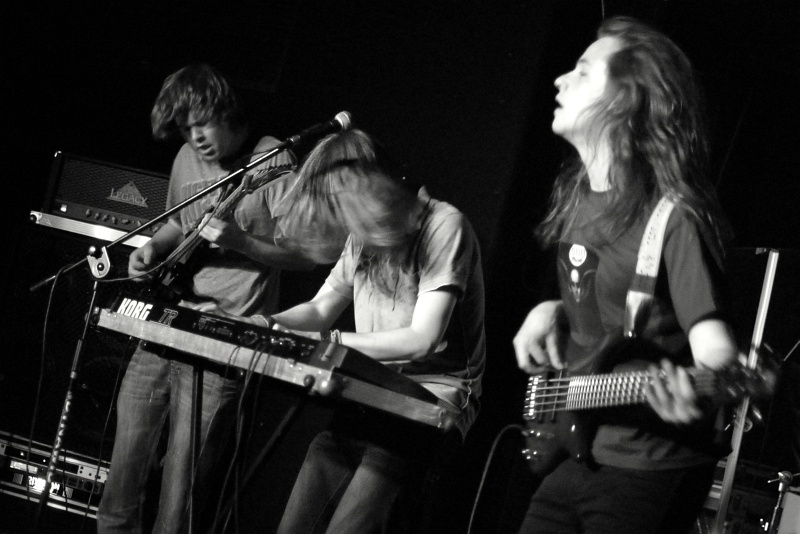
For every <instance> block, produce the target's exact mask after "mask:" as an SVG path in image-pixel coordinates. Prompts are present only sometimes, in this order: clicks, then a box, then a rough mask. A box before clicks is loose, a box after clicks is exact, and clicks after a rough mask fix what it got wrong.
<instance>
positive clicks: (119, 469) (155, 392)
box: [97, 343, 239, 534]
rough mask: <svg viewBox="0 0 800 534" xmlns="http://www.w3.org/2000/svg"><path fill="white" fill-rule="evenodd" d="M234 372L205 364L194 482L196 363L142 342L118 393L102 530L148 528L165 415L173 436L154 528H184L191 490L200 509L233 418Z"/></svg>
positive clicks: (100, 518)
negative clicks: (148, 495) (148, 499)
mask: <svg viewBox="0 0 800 534" xmlns="http://www.w3.org/2000/svg"><path fill="white" fill-rule="evenodd" d="M229 373H230V375H229V376H230V377H228V378H226V377H225V376H223V375H220V374H218V373H216V372H214V371H211V370H205V371H204V372H203V393H202V416H201V425H200V426H201V434H200V444H201V447H200V448H201V452H200V458H199V460H198V465H197V469H196V471H195V472H194V487H192V486H193V482H192V478H193V477H192V474H193V473H192V472H193V469H192V432H191V421H192V399H193V395H192V386H193V380H194V373H193V367H192V366H191V365H188V364H185V363H181V362H179V361H174V360H172V359H167V358H165V357H162V356H160V355H158V354H156V353H154V352H151V351H150V350H148V348H147V347H146V345H145V344H143V343H140V345H139V347H138V348H137V350H136V351H135V352H134V354H133V356H132V358H131V362H130V363H129V364H128V368H127V371H126V373H125V378H124V379H123V382H122V386H121V388H120V392H119V397H118V399H117V430H116V435H115V439H114V449H113V452H112V456H111V467H110V469H109V474H108V479H107V480H106V484H105V487H104V489H103V496H102V498H101V501H100V505H99V507H98V513H97V530H98V533H100V534H107V533H108V534H111V533H119V532H126V533H134V534H139V533H140V532H142V529H143V524H142V523H143V512H144V507H143V504H144V500H145V490H146V487H147V479H148V476H149V474H150V473H151V472H152V469H153V467H154V466H155V465H156V463H157V462H158V458H157V457H156V456H157V449H158V444H159V440H160V436H161V432H162V429H163V427H164V423H165V422H166V421H167V420H169V439H168V443H167V451H166V456H165V458H164V460H163V473H162V482H161V492H160V498H159V503H158V513H157V516H156V520H155V525H154V527H153V532H154V533H158V534H162V533H163V534H167V533H178V532H181V529H183V528H185V526H186V525H185V523H186V520H187V518H188V516H187V511H188V503H189V496H190V494H191V495H194V496H195V497H194V498H193V501H192V504H193V506H194V507H196V509H200V506H201V505H202V496H203V495H205V493H206V491H205V490H206V488H204V483H205V482H206V479H207V475H208V474H209V473H210V472H211V470H212V469H214V467H216V460H217V459H218V458H219V456H220V454H221V453H222V451H223V449H224V447H225V440H226V438H227V436H228V434H229V432H230V430H231V428H232V424H233V422H234V419H235V418H234V410H235V406H236V403H235V402H234V401H235V400H236V398H237V396H238V392H239V381H238V380H237V379H236V378H233V377H234V376H235V375H234V374H233V373H234V371H229Z"/></svg>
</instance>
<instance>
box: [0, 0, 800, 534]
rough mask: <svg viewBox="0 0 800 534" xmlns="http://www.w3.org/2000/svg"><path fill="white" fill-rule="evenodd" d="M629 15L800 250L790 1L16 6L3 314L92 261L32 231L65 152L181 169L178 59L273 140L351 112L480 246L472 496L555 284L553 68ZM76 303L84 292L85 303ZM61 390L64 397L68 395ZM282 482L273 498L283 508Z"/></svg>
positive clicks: (738, 206)
mask: <svg viewBox="0 0 800 534" xmlns="http://www.w3.org/2000/svg"><path fill="white" fill-rule="evenodd" d="M615 14H628V15H634V16H637V17H639V18H641V19H643V20H645V21H647V22H649V23H651V24H653V25H655V26H657V27H659V28H661V29H662V30H664V31H665V32H666V33H667V34H669V35H670V36H671V37H672V38H673V39H674V40H675V41H676V42H677V43H678V44H679V45H680V46H681V47H682V48H683V49H684V50H685V51H686V53H687V55H688V56H689V57H690V59H691V60H692V61H693V63H694V65H695V67H696V68H697V70H698V73H699V75H700V78H701V80H702V82H703V84H704V86H705V88H706V93H707V100H708V110H709V118H710V122H711V126H712V143H713V150H714V152H713V167H712V173H713V175H712V178H713V180H714V182H715V183H716V185H717V188H718V192H719V195H720V198H721V200H722V203H723V207H724V208H725V210H726V212H727V213H728V215H729V216H730V218H731V220H732V222H733V225H734V229H735V231H736V236H737V237H736V245H737V246H738V247H743V248H744V247H747V248H748V249H749V248H752V247H774V248H779V249H781V250H787V249H792V250H794V249H797V248H798V246H799V245H800V240H798V228H800V218H798V215H797V210H796V209H795V204H796V202H797V200H798V198H800V195H799V193H800V186H798V181H799V180H798V178H800V176H798V164H800V150H798V148H800V143H798V141H800V139H798V137H799V136H798V127H797V125H798V124H800V105H798V96H797V95H798V92H797V88H798V85H800V84H798V81H800V69H799V68H798V67H800V45H798V40H797V36H796V31H797V30H796V29H797V27H798V22H800V19H799V18H798V7H797V2H795V1H792V0H783V1H781V0H764V1H756V0H682V1H677V0H646V1H645V0H640V1H615V0H609V1H606V2H596V1H575V0H529V1H511V0H502V1H478V0H465V1H454V0H439V1H436V2H383V1H345V2H326V1H324V0H300V1H294V2H288V1H273V2H263V1H255V0H245V1H241V2H224V3H223V2H210V1H207V0H199V1H198V0H195V1H193V2H187V1H184V0H172V1H170V2H127V3H116V2H114V3H105V4H100V3H96V5H89V4H80V5H71V4H67V3H62V4H58V5H56V6H51V7H49V8H47V9H46V10H41V11H40V10H34V9H32V8H31V9H29V10H23V11H19V12H13V11H12V12H9V14H8V15H9V16H8V20H7V23H6V24H7V26H8V31H7V39H8V41H9V46H8V47H7V49H6V50H5V51H4V56H5V57H6V60H7V61H6V63H7V66H6V69H5V70H6V72H5V74H6V76H4V83H3V85H4V86H5V90H4V94H5V101H6V105H5V106H4V108H5V113H4V115H5V120H4V121H3V124H4V126H5V128H4V129H5V133H6V136H5V137H6V139H5V142H4V144H3V153H4V156H5V158H4V159H5V162H6V164H7V165H6V170H7V172H8V174H7V175H6V177H5V184H6V188H5V202H4V208H3V209H2V210H1V212H2V217H3V220H2V222H3V225H4V228H7V232H6V235H5V237H4V239H3V243H4V248H6V250H7V251H10V254H8V255H7V256H6V258H5V261H4V262H3V267H2V269H3V270H2V272H0V274H2V276H3V285H2V286H1V287H2V291H3V292H2V294H0V295H2V298H3V303H4V311H5V313H8V314H14V315H15V316H25V315H24V314H25V313H31V312H30V311H27V312H25V311H24V310H26V309H28V308H33V309H34V312H33V313H38V314H39V315H38V316H41V314H42V311H41V306H42V305H43V304H42V301H43V297H42V296H41V295H26V293H25V292H24V291H22V292H21V291H20V290H19V289H20V287H23V288H25V287H28V286H29V285H30V283H31V281H37V280H38V279H40V278H41V277H43V276H47V275H49V274H52V273H53V272H55V270H56V269H57V268H58V267H60V266H61V265H63V263H64V262H65V261H69V259H79V258H80V257H81V255H82V254H83V250H84V248H83V247H84V243H83V242H82V241H80V240H77V241H76V240H75V238H72V237H69V236H64V237H63V238H60V237H58V236H55V237H51V236H47V237H46V239H53V240H55V241H56V242H57V243H58V245H57V246H56V248H58V247H59V246H60V247H62V248H64V247H66V248H67V249H70V253H71V254H70V258H69V259H67V260H65V259H64V258H63V257H62V256H61V255H59V254H55V253H54V248H53V246H52V243H51V244H45V245H42V244H41V243H39V242H38V239H37V238H39V237H40V236H39V235H38V233H37V232H35V231H33V230H31V228H30V225H29V223H28V213H29V212H30V210H38V209H41V208H42V203H43V202H44V193H45V190H46V186H47V180H48V175H49V170H50V162H51V159H52V156H53V154H54V152H55V151H57V150H60V151H64V152H68V153H73V154H77V155H80V156H84V157H88V158H93V159H97V160H101V161H108V162H113V163H115V164H120V165H125V166H130V167H133V168H139V169H146V170H151V171H156V172H162V173H167V172H168V171H169V166H170V164H171V161H172V158H173V156H174V154H175V151H176V150H177V148H178V145H177V144H174V143H161V142H156V141H154V140H153V139H152V138H151V135H150V129H149V111H150V107H151V105H152V102H153V99H154V98H155V95H156V94H157V92H158V90H159V88H160V85H161V82H162V81H163V79H164V77H165V76H166V75H168V74H170V73H171V72H173V71H175V70H177V69H178V68H180V67H182V66H184V65H185V64H187V63H189V62H192V61H207V62H210V63H212V64H214V65H216V66H217V67H219V68H220V69H221V70H222V71H223V72H224V73H225V74H226V75H227V77H228V78H229V80H230V81H231V82H232V83H233V84H234V85H235V86H236V87H237V89H238V90H239V91H240V93H242V95H243V96H244V97H245V101H246V104H247V108H248V110H249V116H250V120H251V126H252V128H253V129H254V131H256V132H258V133H259V134H262V135H273V136H275V137H278V138H280V139H283V138H286V137H288V136H290V135H292V134H294V133H297V132H299V131H300V130H302V129H303V128H305V127H307V126H310V125H311V124H315V123H318V122H323V121H327V120H329V119H330V118H332V117H333V116H334V115H335V114H336V113H337V112H339V111H342V110H347V111H349V112H350V113H351V114H352V115H353V118H354V121H355V123H356V125H357V126H359V127H361V128H363V129H365V130H367V131H369V132H371V133H373V134H374V135H376V136H377V137H379V138H380V139H382V140H383V141H385V142H386V143H388V144H389V145H391V146H393V147H394V148H395V149H396V150H397V151H398V152H399V153H400V154H401V155H402V157H403V158H404V159H405V160H406V161H407V162H408V163H409V164H410V166H411V168H412V174H413V176H414V177H415V178H416V179H418V180H420V181H422V182H425V183H426V184H427V185H428V187H429V189H430V190H431V192H432V194H433V195H434V196H435V197H437V198H440V199H442V200H446V201H448V202H451V203H452V204H454V205H455V206H457V207H458V208H460V209H461V210H462V211H464V212H465V213H466V215H467V216H468V217H469V219H470V220H471V222H472V224H473V226H474V227H475V229H476V231H477V233H478V236H479V239H480V242H481V246H482V252H483V260H484V266H485V276H486V291H487V323H486V327H487V336H488V366H487V372H486V377H485V383H484V390H485V395H484V398H483V404H484V407H483V414H482V416H481V418H479V420H478V422H477V423H476V425H475V427H474V430H473V432H472V435H471V436H470V438H469V440H468V443H467V445H468V456H469V458H468V460H469V463H468V466H467V467H466V468H465V469H464V470H463V473H462V475H463V480H462V481H460V482H461V483H460V487H461V488H462V490H463V494H462V495H459V496H458V497H459V498H460V499H462V500H463V501H465V502H466V505H465V506H466V508H467V510H468V507H469V504H470V501H471V499H473V498H474V495H475V491H476V489H477V485H478V481H479V478H480V471H481V469H482V468H483V463H484V462H485V460H486V458H487V455H488V451H489V448H490V445H491V442H492V440H493V439H494V437H495V436H496V435H497V433H498V431H499V430H500V429H501V428H503V427H504V426H505V425H507V424H509V423H516V422H518V416H519V412H520V407H521V406H520V402H521V396H522V394H523V389H524V383H525V377H524V376H523V375H521V373H519V372H518V371H517V369H516V364H515V362H514V357H513V351H512V349H511V338H512V337H513V334H514V333H515V331H516V329H517V328H518V326H519V325H520V323H521V322H522V320H523V318H524V316H525V314H526V313H527V311H528V310H529V309H530V307H531V306H532V305H533V304H534V303H535V302H537V301H538V300H540V299H541V298H542V297H543V296H544V295H545V294H547V293H549V292H550V291H551V290H552V287H551V285H552V281H553V279H552V276H551V273H550V270H549V269H550V262H549V259H548V258H547V255H546V254H544V253H542V252H541V251H540V250H539V248H538V247H537V245H536V244H535V243H534V241H533V239H532V229H533V227H534V226H535V224H536V223H537V222H538V221H539V220H540V218H541V215H542V210H543V209H544V206H545V203H546V200H547V195H548V193H549V191H550V187H551V185H552V180H553V177H554V175H555V172H556V170H557V167H558V164H559V162H560V159H561V155H562V154H563V151H564V149H565V147H564V145H563V142H562V141H561V140H559V139H557V138H556V137H555V136H553V135H552V133H551V132H550V128H549V126H550V121H551V118H552V111H553V108H554V100H553V99H554V96H555V93H556V91H555V88H554V86H553V80H554V79H555V77H556V76H557V75H559V74H561V73H563V72H565V71H567V70H569V69H571V68H572V65H573V64H574V62H575V60H576V59H577V58H578V57H579V55H580V54H581V53H582V51H583V50H584V49H585V48H586V46H588V44H590V43H591V41H592V40H593V39H594V30H595V28H596V26H597V25H598V24H599V22H600V21H601V19H602V17H603V16H604V15H605V16H610V15H615ZM31 232H33V233H34V234H35V235H34V238H31ZM787 257H788V256H787ZM20 264H22V265H20ZM785 265H786V267H785V269H791V270H790V271H789V272H788V274H785V275H783V276H782V278H781V279H780V283H779V284H778V285H776V289H775V292H776V294H779V295H782V297H781V298H780V299H776V301H775V302H774V305H773V308H772V311H771V314H770V316H769V321H770V322H771V325H772V326H769V327H768V328H767V332H766V336H765V338H766V340H767V341H768V342H770V344H771V346H772V347H773V348H774V349H775V350H776V351H778V352H779V353H782V354H787V353H788V352H789V351H790V350H791V349H792V346H793V345H794V344H795V343H796V342H797V337H798V335H797V334H798V330H800V328H798V325H800V319H798V312H797V304H796V302H797V300H796V298H794V296H796V295H797V286H796V282H794V278H795V276H796V269H794V268H790V267H789V265H791V264H790V263H785ZM794 265H795V266H796V265H797V264H796V263H795V264H794ZM31 266H33V267H31ZM29 267H31V268H29ZM782 267H783V266H782ZM75 276H88V275H86V274H85V273H84V274H76V275H75ZM322 276H324V273H321V272H315V273H313V274H312V275H311V277H310V278H296V277H294V276H290V277H289V279H288V280H287V288H288V289H289V291H290V293H289V294H288V295H287V296H286V299H287V300H289V301H291V300H299V299H302V298H305V297H307V296H309V294H313V292H314V290H315V289H316V286H317V285H318V283H319V281H320V280H321V277H322ZM762 277H763V262H762V261H761V260H759V261H756V262H755V265H754V266H753V267H752V268H747V269H745V268H742V269H741V270H740V272H739V279H738V280H737V284H740V287H741V288H742V289H743V290H744V289H745V287H746V288H755V292H756V294H758V292H759V291H760V288H761V282H762ZM73 283H77V284H82V286H83V285H85V284H86V282H83V281H78V282H73ZM752 291H753V290H748V291H743V292H742V293H743V294H745V293H747V294H750V293H752ZM63 298H64V299H66V300H70V299H71V300H72V301H73V302H72V303H73V304H74V301H76V300H77V301H78V302H81V300H80V299H81V298H83V297H79V296H76V294H72V295H68V296H66V297H63ZM754 302H756V303H757V298H756V299H755V301H753V299H752V298H751V299H750V300H748V301H747V303H746V304H742V306H743V307H744V310H743V312H742V313H744V315H746V316H750V317H749V318H746V319H744V320H743V321H742V322H743V323H744V326H743V328H742V329H741V331H740V333H739V335H740V337H741V338H742V340H743V341H744V342H745V343H746V342H747V341H749V336H750V334H751V332H752V329H751V326H752V325H751V323H749V321H752V315H753V314H754V313H755V309H754V305H755V304H754ZM79 307H80V306H79ZM9 324H11V323H10V322H8V321H6V322H5V326H4V328H5V329H6V333H5V336H4V337H6V338H8V339H14V338H15V336H17V337H19V336H23V337H30V338H31V339H29V340H27V341H26V343H25V344H24V347H26V348H23V349H20V348H19V347H20V346H22V345H19V344H16V345H15V344H14V343H12V344H11V345H10V347H11V350H9V351H8V352H5V353H4V354H3V356H2V357H3V360H4V365H3V370H4V374H3V377H4V380H5V381H7V382H6V383H9V382H10V381H16V382H19V383H29V382H34V383H35V378H34V376H33V375H34V374H35V373H38V369H39V367H38V358H39V356H38V353H36V351H35V349H30V348H29V347H30V346H31V344H32V343H35V342H38V336H39V332H40V330H41V328H40V327H39V325H36V326H31V327H30V331H28V332H22V333H21V332H11V331H8V325H9ZM76 328H77V327H76ZM69 338H70V335H69V334H68V335H66V336H62V339H59V340H58V342H59V343H62V344H64V345H65V346H66V349H65V350H66V353H67V356H66V358H67V359H68V358H69V354H71V345H72V344H73V343H74V341H73V340H72V339H69ZM28 350H30V351H32V352H33V353H27V354H26V353H24V352H26V351H28ZM20 352H23V353H22V354H20ZM793 357H794V359H795V360H796V359H797V356H796V354H795V355H794V356H793ZM51 358H52V356H51ZM58 358H59V363H58V366H61V367H64V366H66V368H67V369H68V368H69V362H66V363H65V362H64V361H63V359H64V358H65V357H64V356H58ZM98 387H100V388H101V389H102V388H103V387H105V386H98ZM51 396H52V397H53V398H55V399H58V392H57V391H56V390H54V391H53V393H51ZM59 402H60V400H59ZM57 404H58V402H56V403H55V405H57ZM23 413H25V412H24V411H23ZM47 415H48V418H50V416H52V415H53V414H52V413H50V414H47ZM56 416H57V414H56ZM306 424H307V425H308V426H309V427H314V426H315V424H316V423H314V422H309V423H306ZM53 430H55V429H53ZM301 434H302V433H301ZM774 441H775V440H773V442H774ZM299 442H302V439H299ZM762 445H763V442H759V443H757V444H756V445H753V447H752V448H753V450H754V451H756V452H752V453H748V454H751V457H752V458H753V459H754V460H757V461H759V462H761V463H769V460H770V459H773V460H774V459H775V458H779V457H781V454H782V452H781V453H780V454H777V455H776V454H772V455H769V454H767V455H766V457H765V454H764V453H763V446H762ZM299 446H302V445H299ZM785 446H786V444H785V443H783V442H779V443H771V444H770V446H769V448H771V449H775V450H779V451H782V450H783V449H784V448H785ZM511 449H513V447H511ZM759 451H760V452H759ZM508 454H511V452H508ZM775 467H776V468H779V469H783V468H784V467H781V466H780V465H777V466H775ZM281 491H283V490H280V491H277V492H276V494H277V495H278V497H275V499H274V500H276V501H280V498H281V497H280V495H282V493H281ZM498 491H500V490H498ZM501 493H502V491H501ZM266 502H268V503H269V502H270V499H269V498H267V499H266ZM262 504H263V503H262ZM274 506H276V507H278V506H279V504H275V505H274ZM252 513H253V514H256V515H257V516H258V517H259V518H260V519H258V520H255V519H254V520H253V521H254V522H257V521H265V522H266V523H267V524H268V523H269V521H270V520H269V519H263V517H264V516H265V515H269V514H270V513H274V510H272V509H271V508H270V506H269V505H267V506H266V507H265V508H264V509H262V510H254V511H253V512H252Z"/></svg>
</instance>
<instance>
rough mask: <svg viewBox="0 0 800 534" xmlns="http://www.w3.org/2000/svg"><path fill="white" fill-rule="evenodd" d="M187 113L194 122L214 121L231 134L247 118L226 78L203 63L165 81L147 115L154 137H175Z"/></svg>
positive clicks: (244, 123) (244, 122)
mask: <svg viewBox="0 0 800 534" xmlns="http://www.w3.org/2000/svg"><path fill="white" fill-rule="evenodd" d="M190 113H194V114H195V115H196V118H197V120H199V121H201V122H208V121H211V120H217V121H220V122H223V123H225V124H227V125H228V126H229V127H230V128H231V129H232V130H240V129H242V128H244V127H245V126H246V125H247V123H246V118H245V114H244V111H243V109H242V105H241V103H240V101H239V98H238V96H237V95H236V93H235V92H234V90H233V89H232V88H231V86H230V85H229V84H228V82H227V80H226V79H225V77H224V76H223V75H222V74H221V73H220V72H219V71H218V70H216V69H215V68H214V67H212V66H211V65H208V64H206V63H195V64H192V65H188V66H186V67H183V68H182V69H180V70H178V71H176V72H174V73H172V74H170V75H169V76H167V78H166V79H165V80H164V83H163V85H162V86H161V91H160V92H159V93H158V96H157V97H156V101H155V103H154V104H153V109H152V111H151V113H150V125H151V127H152V130H153V137H155V138H156V139H166V138H168V137H171V136H173V135H175V134H177V133H178V124H179V123H184V122H186V120H187V118H188V116H189V114H190Z"/></svg>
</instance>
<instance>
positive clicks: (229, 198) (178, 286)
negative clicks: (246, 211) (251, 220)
mask: <svg viewBox="0 0 800 534" xmlns="http://www.w3.org/2000/svg"><path fill="white" fill-rule="evenodd" d="M293 169H294V165H293V164H291V163H285V164H282V165H275V166H272V167H267V168H265V169H261V170H259V171H258V172H256V173H255V174H252V175H247V174H246V175H245V176H244V177H242V181H241V183H240V184H239V185H238V186H237V187H235V188H233V189H232V190H229V191H228V192H227V194H226V193H225V192H223V195H222V198H221V199H220V200H219V202H218V203H217V205H216V206H215V207H214V209H213V211H211V212H209V213H210V215H211V216H212V217H215V218H217V219H224V218H225V217H227V216H228V215H230V214H231V213H232V212H233V210H234V209H235V208H236V205H237V204H238V203H239V201H240V200H241V199H242V198H243V197H244V196H245V195H247V194H250V193H252V192H253V191H255V190H256V189H258V188H260V187H262V186H263V185H266V184H268V183H269V182H271V181H273V180H275V179H276V178H278V177H280V176H282V175H284V174H286V173H288V172H290V171H291V170H293ZM204 226H205V215H204V216H203V217H200V218H199V219H198V220H197V221H195V223H194V225H193V227H192V229H191V230H190V231H189V232H188V233H187V234H186V238H185V239H184V240H183V241H182V242H181V243H180V244H179V245H178V246H177V247H176V248H175V250H173V251H172V253H171V254H170V255H169V256H168V257H167V258H166V259H165V260H164V261H163V262H162V263H161V265H160V266H159V270H158V274H157V275H156V276H155V277H154V280H153V283H152V284H151V286H152V287H151V291H150V292H151V293H153V294H156V295H158V296H159V297H160V298H162V299H168V300H177V299H178V298H179V297H181V296H182V295H184V294H185V293H188V292H189V291H190V290H191V289H192V276H193V275H194V273H195V272H196V270H197V268H198V267H199V266H198V265H196V263H197V258H198V257H199V256H200V254H199V252H200V250H201V249H204V248H208V246H209V245H210V243H209V242H208V241H207V240H205V239H203V238H202V237H201V236H200V232H201V231H202V229H203V227H204Z"/></svg>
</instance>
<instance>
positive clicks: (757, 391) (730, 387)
mask: <svg viewBox="0 0 800 534" xmlns="http://www.w3.org/2000/svg"><path fill="white" fill-rule="evenodd" d="M627 345H629V343H628V342H627V341H626V340H624V339H623V338H622V336H621V334H619V335H615V336H610V339H608V340H606V342H605V343H604V344H603V346H602V348H601V349H600V350H599V351H598V353H597V357H596V360H594V361H597V362H599V363H598V364H597V365H596V367H597V368H599V369H602V368H603V367H605V364H606V362H609V361H610V360H611V361H619V358H620V355H621V354H627V353H628V352H629V349H630V347H628V346H627ZM651 352H652V349H651ZM652 361H655V358H653V357H652V356H650V357H647V359H646V360H639V361H635V360H632V359H626V360H625V364H624V365H623V366H622V367H624V368H626V369H632V370H626V371H623V372H608V373H603V372H600V373H591V374H585V375H575V376H570V374H569V373H568V372H567V371H566V370H552V371H548V372H545V373H542V374H538V375H533V376H531V377H530V378H529V379H528V385H527V389H526V393H525V401H524V404H523V414H522V417H523V419H524V421H525V426H526V428H525V430H524V432H523V435H524V437H525V447H526V448H525V449H524V450H523V455H524V456H525V457H526V459H527V460H528V461H529V467H530V469H531V471H532V472H533V473H534V474H535V475H537V476H544V475H546V474H548V473H550V472H551V471H552V470H554V469H555V468H556V467H557V466H558V464H560V463H561V462H562V461H564V460H565V459H567V458H569V457H572V458H575V459H576V460H578V461H584V462H591V460H592V459H591V446H592V441H593V439H594V434H595V430H596V427H597V424H598V419H601V418H602V414H603V413H604V412H606V413H608V410H607V409H609V408H615V407H625V406H634V405H641V404H645V403H646V402H647V396H646V391H647V388H648V386H649V385H650V383H651V381H652V380H653V376H652V375H651V374H650V373H649V372H648V371H647V370H646V368H647V367H648V366H649V362H652ZM618 367H619V366H617V368H618ZM637 368H638V369H637ZM612 371H613V369H612ZM687 371H688V372H689V376H690V379H691V380H692V383H693V386H694V390H695V394H696V395H697V396H698V398H699V399H707V400H711V401H713V402H715V403H718V404H719V405H724V404H731V403H734V402H736V401H738V400H740V399H742V398H744V397H746V396H752V397H756V398H761V397H765V396H768V395H769V394H770V393H771V391H772V389H773V386H774V383H775V375H774V372H772V371H764V370H754V369H749V368H746V367H744V366H741V365H734V366H730V367H727V368H725V369H722V370H718V371H712V370H708V369H700V368H688V369H687ZM626 413H627V414H628V415H632V412H630V413H629V412H626ZM642 417H644V418H648V417H649V418H657V416H656V415H655V413H654V412H652V410H650V413H649V414H648V413H647V412H641V413H636V414H635V417H634V418H633V420H634V421H641V420H642V419H641V418H642Z"/></svg>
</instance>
